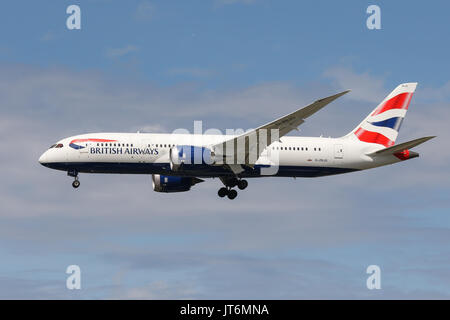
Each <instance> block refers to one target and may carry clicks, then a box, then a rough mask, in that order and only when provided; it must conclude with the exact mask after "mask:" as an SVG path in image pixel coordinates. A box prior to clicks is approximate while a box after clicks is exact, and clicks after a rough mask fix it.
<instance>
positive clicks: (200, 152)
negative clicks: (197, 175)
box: [169, 146, 215, 171]
mask: <svg viewBox="0 0 450 320" xmlns="http://www.w3.org/2000/svg"><path fill="white" fill-rule="evenodd" d="M169 157H170V169H172V170H173V171H179V170H183V169H193V168H196V167H197V166H202V165H203V166H204V165H213V164H214V162H215V159H214V158H215V156H214V152H213V151H212V150H211V149H209V148H205V147H199V146H176V147H173V148H171V149H170V151H169Z"/></svg>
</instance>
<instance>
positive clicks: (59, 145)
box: [55, 143, 63, 148]
mask: <svg viewBox="0 0 450 320" xmlns="http://www.w3.org/2000/svg"><path fill="white" fill-rule="evenodd" d="M62 147H63V145H62V143H58V144H57V145H56V146H55V148H62Z"/></svg>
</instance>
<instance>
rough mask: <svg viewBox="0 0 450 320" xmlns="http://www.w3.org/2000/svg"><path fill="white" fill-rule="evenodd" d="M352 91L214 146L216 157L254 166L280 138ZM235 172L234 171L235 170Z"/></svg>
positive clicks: (336, 95)
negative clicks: (265, 151) (262, 154)
mask: <svg viewBox="0 0 450 320" xmlns="http://www.w3.org/2000/svg"><path fill="white" fill-rule="evenodd" d="M349 91H350V90H347V91H343V92H341V93H338V94H335V95H332V96H329V97H326V98H323V99H319V100H316V101H314V102H313V103H311V104H309V105H307V106H306V107H303V108H301V109H298V110H297V111H294V112H292V113H290V114H288V115H286V116H284V117H281V118H279V119H276V120H274V121H272V122H269V123H267V124H265V125H263V126H260V127H258V128H256V129H253V130H250V131H247V132H245V133H244V134H242V135H239V136H237V137H234V138H232V139H229V140H226V141H224V142H222V143H219V144H216V145H214V146H212V149H213V150H214V152H215V155H216V157H223V159H224V160H225V159H228V161H230V159H229V158H230V157H233V158H234V161H231V162H227V163H234V164H253V163H254V162H255V161H256V160H257V159H258V157H259V155H260V154H261V152H262V151H263V150H264V149H265V148H266V147H267V146H268V145H270V144H272V143H273V142H275V141H278V140H279V138H281V137H282V136H284V135H286V134H287V133H289V132H290V131H292V130H298V129H297V127H298V126H299V125H301V124H302V123H303V122H305V119H306V118H308V117H310V116H311V115H313V114H314V113H316V112H317V111H319V110H320V109H322V108H323V107H325V106H326V105H327V104H329V103H330V102H332V101H334V100H336V99H337V98H339V97H340V96H343V95H344V94H346V93H348V92H349ZM233 171H234V170H233Z"/></svg>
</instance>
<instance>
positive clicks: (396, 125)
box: [371, 117, 403, 131]
mask: <svg viewBox="0 0 450 320" xmlns="http://www.w3.org/2000/svg"><path fill="white" fill-rule="evenodd" d="M402 120H403V117H394V118H390V119H386V120H383V121H377V122H371V124H373V125H374V126H378V127H389V128H391V129H394V130H396V131H398V130H400V126H401V124H402Z"/></svg>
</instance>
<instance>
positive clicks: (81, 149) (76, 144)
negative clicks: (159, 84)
mask: <svg viewBox="0 0 450 320" xmlns="http://www.w3.org/2000/svg"><path fill="white" fill-rule="evenodd" d="M228 139H230V136H229V135H192V134H153V133H93V134H83V135H78V136H73V137H69V138H65V139H62V140H60V141H59V142H58V143H57V146H58V147H53V148H50V149H48V150H47V151H46V152H45V153H44V154H43V155H42V156H41V158H40V159H39V162H40V163H42V164H43V165H45V166H47V167H50V168H53V169H58V170H64V171H71V170H73V171H75V172H88V173H142V174H165V175H177V176H183V175H184V176H198V177H215V176H219V177H220V176H227V175H233V172H232V171H230V170H229V169H228V170H227V169H225V168H224V166H214V165H212V166H198V167H197V168H195V170H191V171H183V170H181V171H176V172H175V171H173V170H172V169H171V166H170V161H171V159H170V149H171V148H173V147H175V146H180V145H188V146H205V147H208V146H210V145H214V144H218V143H221V142H223V141H226V140H228ZM382 148H383V147H382V146H380V145H378V144H372V143H362V142H360V141H359V140H357V139H351V138H348V137H344V138H324V137H318V138H314V137H294V136H285V137H282V138H280V139H279V141H277V142H274V143H272V144H271V145H270V146H268V147H266V148H265V149H264V151H263V152H262V153H261V155H260V156H259V157H258V159H257V161H256V162H255V165H254V166H250V167H247V168H246V170H244V171H242V172H241V173H239V176H241V177H260V176H262V175H266V174H261V172H259V171H258V170H256V169H257V168H258V167H260V166H262V167H264V166H269V165H271V166H273V167H277V169H276V170H272V171H271V172H272V173H271V174H268V175H275V176H289V177H317V176H324V175H332V174H339V173H345V172H350V171H356V170H364V169H369V168H374V167H378V166H382V165H387V164H391V163H395V162H399V161H400V159H398V158H397V157H395V156H393V155H389V156H386V157H377V158H375V159H374V158H372V157H369V156H367V155H366V154H368V153H370V152H373V151H376V150H379V149H382Z"/></svg>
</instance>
